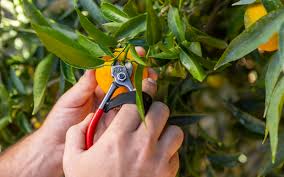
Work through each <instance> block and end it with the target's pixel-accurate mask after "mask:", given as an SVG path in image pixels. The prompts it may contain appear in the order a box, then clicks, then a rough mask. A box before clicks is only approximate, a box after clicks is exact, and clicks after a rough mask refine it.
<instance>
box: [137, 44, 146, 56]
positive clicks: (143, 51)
mask: <svg viewBox="0 0 284 177" xmlns="http://www.w3.org/2000/svg"><path fill="white" fill-rule="evenodd" d="M135 50H136V52H137V54H138V55H139V56H140V57H144V56H145V55H146V51H145V49H144V48H143V47H141V46H136V47H135Z"/></svg>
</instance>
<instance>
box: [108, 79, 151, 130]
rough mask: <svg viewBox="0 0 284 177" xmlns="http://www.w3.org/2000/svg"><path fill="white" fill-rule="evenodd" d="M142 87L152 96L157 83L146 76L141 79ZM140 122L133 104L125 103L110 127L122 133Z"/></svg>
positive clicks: (135, 126)
mask: <svg viewBox="0 0 284 177" xmlns="http://www.w3.org/2000/svg"><path fill="white" fill-rule="evenodd" d="M142 89H143V91H144V92H146V93H148V94H149V95H150V96H152V97H153V96H154V95H155V94H156V92H157V84H156V82H155V80H153V79H151V78H147V79H145V80H143V85H142ZM140 123H141V119H140V116H139V113H138V110H137V106H136V105H135V104H125V105H123V106H122V107H121V109H120V111H119V112H118V114H117V115H116V117H115V118H114V120H113V123H112V128H115V129H116V130H115V131H120V132H123V133H127V132H133V131H135V130H136V129H137V128H138V127H139V125H140Z"/></svg>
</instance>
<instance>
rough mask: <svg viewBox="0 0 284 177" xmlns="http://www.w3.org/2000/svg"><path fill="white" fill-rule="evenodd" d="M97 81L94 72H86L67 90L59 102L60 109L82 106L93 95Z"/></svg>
mask: <svg viewBox="0 0 284 177" xmlns="http://www.w3.org/2000/svg"><path fill="white" fill-rule="evenodd" d="M96 87H97V81H96V77H95V71H94V70H87V71H86V72H85V74H84V75H83V76H82V77H81V78H80V80H79V82H78V83H76V84H75V85H74V86H73V87H72V88H71V89H70V90H68V91H67V92H66V93H65V94H64V95H63V96H62V97H61V98H60V99H59V100H58V103H57V104H58V105H60V106H61V107H67V108H75V107H80V106H82V105H84V104H85V103H86V102H87V101H88V99H90V97H91V96H92V95H93V94H94V92H95V90H96Z"/></svg>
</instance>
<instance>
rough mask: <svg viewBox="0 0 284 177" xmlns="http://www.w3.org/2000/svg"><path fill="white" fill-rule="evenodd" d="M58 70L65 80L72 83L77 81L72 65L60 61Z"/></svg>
mask: <svg viewBox="0 0 284 177" xmlns="http://www.w3.org/2000/svg"><path fill="white" fill-rule="evenodd" d="M60 70H61V73H62V74H63V76H64V79H65V80H66V81H68V82H70V83H71V84H73V85H74V84H76V82H77V81H76V78H75V75H74V70H73V68H72V66H70V65H68V64H66V63H64V62H63V61H60Z"/></svg>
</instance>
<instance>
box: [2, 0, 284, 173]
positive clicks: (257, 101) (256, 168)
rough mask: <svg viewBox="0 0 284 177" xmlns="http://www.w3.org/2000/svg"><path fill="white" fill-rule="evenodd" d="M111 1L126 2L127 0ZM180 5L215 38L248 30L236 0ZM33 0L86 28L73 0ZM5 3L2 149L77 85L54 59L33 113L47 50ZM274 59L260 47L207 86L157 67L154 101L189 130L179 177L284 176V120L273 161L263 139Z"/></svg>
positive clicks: (62, 20) (11, 1)
mask: <svg viewBox="0 0 284 177" xmlns="http://www.w3.org/2000/svg"><path fill="white" fill-rule="evenodd" d="M86 2H89V3H93V5H97V4H99V3H100V2H99V1H91V0H89V1H83V0H82V1H80V6H82V8H83V9H86V10H88V7H86ZM110 2H112V3H114V4H117V5H124V4H125V3H126V2H127V1H126V0H112V1H110ZM181 2H182V3H183V8H182V11H183V12H184V13H186V14H187V17H188V19H189V20H190V24H192V25H193V26H195V27H197V28H198V29H200V30H202V31H204V32H206V33H207V34H209V35H211V36H214V37H217V38H220V39H223V40H225V41H227V42H229V41H231V40H232V39H233V38H234V37H236V36H237V35H238V34H239V33H240V32H241V31H242V30H243V29H244V20H243V19H244V13H245V9H246V6H232V4H233V3H234V2H235V1H233V0H184V1H181ZM34 3H35V4H36V6H37V7H38V9H40V10H41V12H43V14H44V15H45V16H47V17H49V18H51V19H54V20H55V21H57V22H58V23H59V24H63V25H66V26H69V27H71V28H73V29H76V30H81V27H80V24H79V19H78V17H77V15H76V13H75V12H74V8H73V7H74V4H73V0H34ZM136 3H137V6H138V7H139V10H140V11H143V10H145V3H144V1H142V0H137V1H136ZM156 3H163V0H160V1H157V2H156ZM0 5H1V6H0V7H1V8H0V14H1V16H0V20H1V21H0V151H3V150H5V149H6V148H8V147H9V146H11V145H13V144H14V143H16V142H17V141H18V140H19V139H21V138H22V137H23V136H25V135H27V134H30V133H32V132H33V131H34V130H35V129H38V128H40V126H41V124H42V122H43V121H44V119H45V117H46V115H47V114H48V112H49V111H50V109H51V108H52V105H53V104H54V103H55V102H56V100H57V99H58V98H59V97H60V95H62V94H63V93H64V92H65V91H66V90H67V89H68V88H70V87H71V86H72V81H70V80H69V81H68V80H66V78H64V75H63V74H62V70H61V69H60V67H59V64H58V63H59V62H60V61H59V60H57V64H54V66H53V68H52V71H53V72H52V75H51V77H50V79H49V82H48V86H47V90H46V95H47V96H46V97H45V101H44V103H43V106H42V107H41V109H40V111H39V112H38V113H37V114H36V115H32V111H33V78H34V72H35V69H36V66H37V64H38V63H39V62H40V61H41V60H42V59H43V58H45V57H46V56H47V55H48V54H49V52H48V51H47V50H46V49H45V47H44V46H43V45H42V44H41V42H40V41H39V39H38V38H37V36H36V35H35V33H34V31H33V30H32V29H31V28H30V23H29V20H28V18H27V17H26V16H25V15H24V13H23V8H22V7H21V3H20V1H19V0H1V1H0ZM89 13H90V12H89ZM93 13H94V12H93ZM90 15H91V13H90ZM160 15H161V16H162V15H163V14H162V12H161V14H160ZM202 52H203V53H204V55H205V56H208V57H210V58H213V59H216V60H217V59H218V58H219V57H220V55H221V54H222V52H223V50H218V49H215V48H210V47H209V46H207V47H203V48H202ZM270 56H271V54H269V53H262V52H261V51H258V50H256V51H254V52H252V53H251V54H250V55H248V56H247V57H246V58H243V59H241V60H239V61H237V62H236V63H234V64H232V65H231V66H229V67H228V68H226V69H225V70H224V71H222V72H212V73H211V74H210V75H209V76H208V77H207V79H206V80H205V81H204V82H203V83H197V82H196V81H194V80H192V78H191V77H189V76H187V73H186V71H185V70H184V69H183V68H182V67H180V66H179V64H178V63H175V64H172V63H168V64H166V65H164V66H163V67H159V68H155V69H156V70H157V72H159V75H160V78H159V92H158V95H157V98H156V99H157V100H161V101H164V102H165V103H167V104H168V105H169V107H170V108H171V111H172V113H171V114H172V115H171V118H173V119H174V118H177V117H178V118H180V120H181V121H180V122H179V124H180V125H181V126H182V127H183V129H184V132H185V141H184V144H183V147H182V149H181V151H180V156H181V169H180V172H179V176H180V177H191V176H193V177H199V176H201V177H215V176H216V177H217V176H218V177H255V176H271V177H283V176H284V170H283V164H284V131H282V127H283V122H282V124H281V125H280V127H281V128H280V129H281V131H280V135H279V136H280V138H279V141H280V142H279V148H278V151H279V152H278V153H277V159H276V163H275V164H272V163H271V157H270V148H269V141H265V142H264V143H263V139H264V130H265V120H264V119H263V118H262V117H263V111H264V99H265V89H264V74H265V71H266V68H267V63H268V61H269V58H270ZM74 73H75V78H76V79H77V80H78V79H79V78H80V76H81V75H82V73H83V71H82V70H79V69H76V70H75V72H74Z"/></svg>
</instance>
